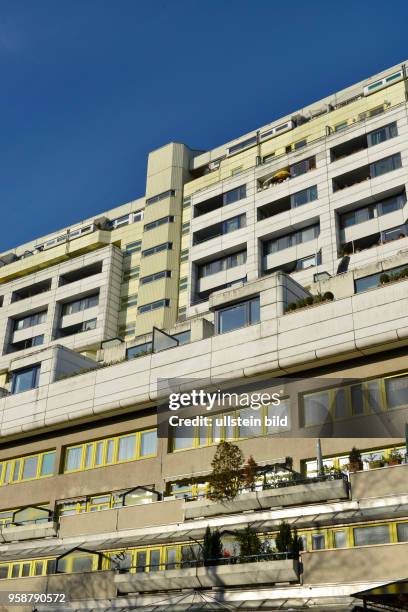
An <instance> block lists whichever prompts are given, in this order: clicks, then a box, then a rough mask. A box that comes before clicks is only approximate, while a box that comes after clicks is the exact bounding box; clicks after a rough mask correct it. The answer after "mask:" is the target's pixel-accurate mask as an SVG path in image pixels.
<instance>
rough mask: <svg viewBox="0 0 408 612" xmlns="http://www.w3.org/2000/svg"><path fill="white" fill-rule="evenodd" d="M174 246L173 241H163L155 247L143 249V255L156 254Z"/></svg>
mask: <svg viewBox="0 0 408 612" xmlns="http://www.w3.org/2000/svg"><path fill="white" fill-rule="evenodd" d="M172 248H173V243H172V242H163V243H162V244H157V245H156V246H154V247H150V249H146V250H145V251H142V257H150V256H151V255H155V254H156V253H161V251H171V250H172Z"/></svg>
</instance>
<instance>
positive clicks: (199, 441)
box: [170, 399, 289, 451]
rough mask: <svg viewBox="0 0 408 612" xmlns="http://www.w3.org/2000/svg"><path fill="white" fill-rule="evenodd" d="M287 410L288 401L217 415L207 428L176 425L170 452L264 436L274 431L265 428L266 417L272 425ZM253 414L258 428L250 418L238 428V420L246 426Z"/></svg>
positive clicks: (267, 427) (272, 426) (270, 427)
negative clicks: (257, 422) (274, 418)
mask: <svg viewBox="0 0 408 612" xmlns="http://www.w3.org/2000/svg"><path fill="white" fill-rule="evenodd" d="M288 407H289V400H288V399H282V400H281V403H280V405H279V406H273V405H269V406H262V407H261V408H260V409H259V410H257V411H254V410H253V409H252V408H241V409H240V410H232V411H228V412H221V413H219V414H216V415H214V416H213V418H212V425H211V426H194V427H193V426H189V427H187V426H185V425H183V426H178V427H177V429H175V430H174V431H173V432H170V439H171V442H170V443H171V450H172V451H180V450H187V449H191V448H199V447H202V446H211V445H212V444H218V443H219V442H220V441H221V440H227V441H232V440H242V439H244V438H253V437H256V436H266V435H268V434H269V433H274V432H276V426H275V425H270V426H266V423H267V421H266V417H268V418H269V419H271V420H270V422H271V423H275V422H276V421H273V420H272V417H274V416H275V417H276V416H281V415H282V416H283V415H285V414H287V411H288ZM254 415H255V416H256V417H257V420H258V419H259V425H258V424H256V422H255V420H254V419H253V418H252V419H251V424H245V422H243V421H241V425H239V424H238V423H237V418H238V417H241V419H246V423H249V421H248V419H250V417H254ZM177 433H178V434H179V435H177Z"/></svg>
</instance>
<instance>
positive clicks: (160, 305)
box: [137, 298, 170, 314]
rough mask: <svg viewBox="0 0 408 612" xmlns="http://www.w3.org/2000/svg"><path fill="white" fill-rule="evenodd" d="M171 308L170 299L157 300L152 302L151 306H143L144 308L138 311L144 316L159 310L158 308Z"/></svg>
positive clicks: (140, 307)
mask: <svg viewBox="0 0 408 612" xmlns="http://www.w3.org/2000/svg"><path fill="white" fill-rule="evenodd" d="M167 306H170V300H169V299H168V298H165V299H162V300H156V301H155V302H150V303H149V304H143V306H139V308H138V309H137V311H138V312H139V313H140V314H142V313H144V312H151V311H152V310H157V309H158V308H166V307H167Z"/></svg>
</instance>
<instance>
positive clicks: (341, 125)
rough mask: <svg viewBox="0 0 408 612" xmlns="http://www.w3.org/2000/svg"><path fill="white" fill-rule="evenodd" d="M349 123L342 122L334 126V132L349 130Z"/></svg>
mask: <svg viewBox="0 0 408 612" xmlns="http://www.w3.org/2000/svg"><path fill="white" fill-rule="evenodd" d="M347 125H348V122H347V121H341V122H340V123H337V124H336V125H335V126H334V131H335V132H341V131H342V130H345V129H346V128H347Z"/></svg>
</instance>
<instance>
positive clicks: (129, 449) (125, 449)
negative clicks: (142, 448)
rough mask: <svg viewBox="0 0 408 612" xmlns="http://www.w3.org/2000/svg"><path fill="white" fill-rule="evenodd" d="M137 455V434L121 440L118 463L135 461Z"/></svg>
mask: <svg viewBox="0 0 408 612" xmlns="http://www.w3.org/2000/svg"><path fill="white" fill-rule="evenodd" d="M135 455H136V434H132V435H131V436H124V437H123V438H119V445H118V461H126V460H128V459H134V458H135Z"/></svg>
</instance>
